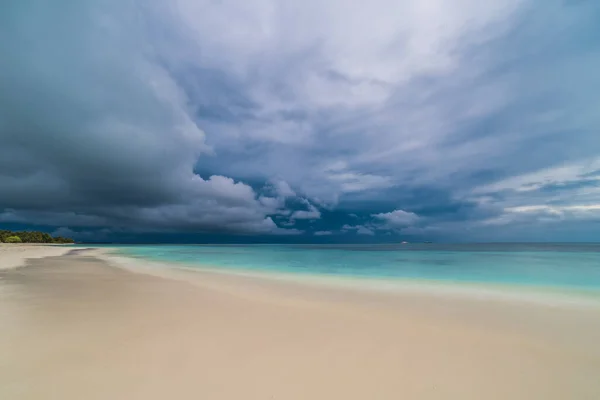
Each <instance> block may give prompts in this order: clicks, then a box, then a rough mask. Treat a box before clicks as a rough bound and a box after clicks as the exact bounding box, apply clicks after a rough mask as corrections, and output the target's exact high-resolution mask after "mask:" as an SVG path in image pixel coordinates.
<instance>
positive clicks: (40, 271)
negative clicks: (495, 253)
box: [0, 251, 600, 400]
mask: <svg viewBox="0 0 600 400" xmlns="http://www.w3.org/2000/svg"><path fill="white" fill-rule="evenodd" d="M0 254H4V253H0ZM92 254H93V253H86V251H78V252H72V253H70V254H69V255H64V256H59V257H49V258H43V259H31V260H29V261H28V266H27V267H25V268H18V269H9V270H3V271H0V327H1V328H0V398H2V399H165V398H172V399H217V400H218V399H249V400H253V399H292V400H294V399H328V400H329V399H478V400H479V399H561V400H563V399H598V398H600V379H598V376H600V346H598V340H597V338H598V337H600V312H599V311H598V310H597V309H590V308H581V309H577V308H569V307H565V308H561V307H553V306H547V307H545V306H541V305H533V304H522V305H518V304H514V303H510V302H506V303H503V302H498V301H490V302H486V301H473V300H466V299H457V298H441V297H432V296H426V295H416V294H413V295H409V294H404V295H398V296H392V295H389V294H378V293H366V292H357V291H352V290H343V289H325V288H320V287H311V286H309V285H299V284H293V283H287V282H276V281H265V280H261V279H256V278H251V277H239V276H227V275H223V274H211V273H206V272H203V273H194V272H188V271H178V272H174V273H173V274H172V275H171V273H169V275H166V276H165V277H161V276H152V275H148V274H143V273H135V272H131V271H128V270H124V269H121V268H115V267H113V266H111V265H109V264H107V263H106V262H105V261H103V260H101V259H98V258H96V257H92V256H91V255H92ZM2 257H3V255H0V263H2V262H3V261H2ZM171 277H174V278H176V279H170V278H171Z"/></svg>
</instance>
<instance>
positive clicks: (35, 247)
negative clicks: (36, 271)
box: [0, 243, 76, 271]
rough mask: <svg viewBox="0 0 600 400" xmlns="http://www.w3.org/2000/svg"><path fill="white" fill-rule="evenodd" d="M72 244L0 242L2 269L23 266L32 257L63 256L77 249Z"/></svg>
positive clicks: (0, 264)
mask: <svg viewBox="0 0 600 400" xmlns="http://www.w3.org/2000/svg"><path fill="white" fill-rule="evenodd" d="M71 246H72V245H70V244H56V243H0V271H1V270H7V269H12V268H19V267H22V266H24V265H25V264H26V263H27V260H31V259H36V258H44V257H57V256H63V255H65V254H67V253H69V252H70V251H71V250H76V249H74V248H72V247H71Z"/></svg>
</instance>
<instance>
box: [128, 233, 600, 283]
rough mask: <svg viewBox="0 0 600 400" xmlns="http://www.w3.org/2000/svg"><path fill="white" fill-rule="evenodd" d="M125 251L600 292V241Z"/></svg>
mask: <svg viewBox="0 0 600 400" xmlns="http://www.w3.org/2000/svg"><path fill="white" fill-rule="evenodd" d="M117 252H118V253H121V254H122V255H125V256H128V257H135V258H142V259H147V260H151V261H159V262H171V263H173V262H174V263H184V264H186V265H187V266H192V267H193V266H198V267H201V266H211V267H213V268H215V267H216V268H223V269H228V270H251V271H257V272H277V273H281V272H284V273H296V274H308V275H317V276H349V277H363V278H376V279H417V280H426V281H437V282H446V283H451V282H455V283H484V284H507V285H519V286H537V287H555V288H568V289H575V290H586V291H593V292H600V245H598V244H552V245H550V244H473V245H465V244H460V245H437V244H420V245H358V246H357V245H179V246H173V245H159V246H149V245H144V246H120V247H118V248H117Z"/></svg>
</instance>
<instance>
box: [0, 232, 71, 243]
mask: <svg viewBox="0 0 600 400" xmlns="http://www.w3.org/2000/svg"><path fill="white" fill-rule="evenodd" d="M0 242H4V243H64V244H65V243H75V241H74V240H73V239H69V238H64V237H61V236H57V237H52V236H51V235H50V234H48V233H46V232H38V231H22V232H12V231H7V230H0Z"/></svg>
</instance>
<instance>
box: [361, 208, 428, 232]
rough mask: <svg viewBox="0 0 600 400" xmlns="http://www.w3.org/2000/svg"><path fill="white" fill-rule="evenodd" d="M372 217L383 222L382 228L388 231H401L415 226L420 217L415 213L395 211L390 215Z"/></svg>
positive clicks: (382, 214)
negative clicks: (400, 229)
mask: <svg viewBox="0 0 600 400" xmlns="http://www.w3.org/2000/svg"><path fill="white" fill-rule="evenodd" d="M372 217H374V218H375V219H377V220H379V221H382V222H383V223H384V225H383V226H382V228H387V229H399V228H404V227H407V226H410V225H413V224H415V223H416V222H417V221H418V220H419V216H418V215H417V214H415V213H412V212H408V211H404V210H394V211H391V212H388V213H380V214H373V215H372Z"/></svg>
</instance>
